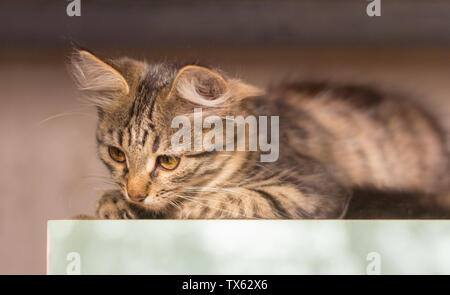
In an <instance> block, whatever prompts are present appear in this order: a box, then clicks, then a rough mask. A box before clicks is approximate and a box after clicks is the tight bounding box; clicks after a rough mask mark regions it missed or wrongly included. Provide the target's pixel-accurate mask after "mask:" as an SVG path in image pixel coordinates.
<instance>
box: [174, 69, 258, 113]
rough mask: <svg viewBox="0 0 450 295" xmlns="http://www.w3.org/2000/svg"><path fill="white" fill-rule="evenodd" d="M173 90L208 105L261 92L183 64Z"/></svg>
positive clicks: (238, 82) (198, 102) (217, 105)
mask: <svg viewBox="0 0 450 295" xmlns="http://www.w3.org/2000/svg"><path fill="white" fill-rule="evenodd" d="M174 90H175V91H176V92H177V94H178V95H179V96H180V97H182V98H184V99H186V100H188V101H190V102H193V103H195V104H198V105H203V106H208V107H219V106H222V105H223V103H225V102H226V101H229V102H230V101H236V100H240V99H242V98H245V97H249V96H257V95H261V94H262V91H261V90H259V89H258V88H256V87H254V86H251V85H248V84H245V83H243V82H241V81H239V80H235V79H234V80H230V81H226V80H225V78H224V77H222V76H221V75H220V74H219V73H217V72H215V71H213V70H210V69H208V68H205V67H201V66H195V65H189V66H185V67H184V68H182V69H181V70H180V71H179V72H178V74H177V76H176V78H175V80H174V84H173V86H172V91H171V93H172V92H173V91H174Z"/></svg>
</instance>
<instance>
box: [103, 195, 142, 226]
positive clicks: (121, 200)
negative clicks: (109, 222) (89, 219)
mask: <svg viewBox="0 0 450 295" xmlns="http://www.w3.org/2000/svg"><path fill="white" fill-rule="evenodd" d="M95 215H96V216H97V217H98V218H100V219H138V218H139V214H138V212H137V210H136V208H133V206H132V204H131V203H130V202H128V201H127V200H126V199H125V197H124V196H123V195H122V193H121V192H120V191H118V190H111V191H106V192H105V193H104V194H103V196H102V197H101V198H100V200H99V201H98V203H97V209H96V211H95Z"/></svg>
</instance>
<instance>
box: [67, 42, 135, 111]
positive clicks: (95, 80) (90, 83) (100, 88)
mask: <svg viewBox="0 0 450 295" xmlns="http://www.w3.org/2000/svg"><path fill="white" fill-rule="evenodd" d="M70 65H71V73H72V76H73V78H74V80H75V83H76V84H77V86H78V88H79V89H80V90H81V91H83V92H86V93H88V94H89V96H90V97H91V101H92V102H93V103H94V104H96V105H98V106H104V105H105V104H110V103H111V102H112V99H113V98H114V97H117V96H121V95H127V94H128V93H129V91H130V89H129V86H128V83H127V82H126V80H125V78H124V77H123V76H122V75H121V74H120V73H119V72H118V71H117V70H116V69H114V68H113V67H112V66H110V65H109V64H107V63H105V62H103V61H102V60H100V59H99V58H97V57H96V56H94V55H93V54H92V53H90V52H88V51H86V50H77V51H75V52H74V53H73V55H72V58H71V63H70Z"/></svg>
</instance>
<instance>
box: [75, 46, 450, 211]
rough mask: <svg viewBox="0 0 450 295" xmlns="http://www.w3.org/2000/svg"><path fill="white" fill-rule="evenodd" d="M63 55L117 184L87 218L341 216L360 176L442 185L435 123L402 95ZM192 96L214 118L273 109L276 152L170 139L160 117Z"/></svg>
mask: <svg viewBox="0 0 450 295" xmlns="http://www.w3.org/2000/svg"><path fill="white" fill-rule="evenodd" d="M70 66H71V70H70V71H71V73H72V76H73V78H74V80H75V82H76V84H77V85H78V87H79V89H80V90H81V91H82V92H83V93H84V94H85V95H86V97H87V99H88V100H89V101H90V102H91V103H92V104H94V105H95V107H96V108H97V112H98V127H97V132H96V140H97V144H98V153H99V156H100V159H101V160H102V161H103V163H104V164H105V165H106V167H107V168H108V170H109V171H110V173H111V177H112V179H113V181H114V182H115V183H117V185H118V188H119V189H117V190H111V191H107V192H105V193H104V195H103V196H102V197H101V198H100V200H99V202H98V205H97V209H96V217H97V218H101V219H146V218H149V219H151V218H169V219H211V218H212V219H234V218H238V219H311V218H320V219H329V218H343V217H345V215H346V211H347V209H348V206H349V202H350V200H351V198H352V197H355V198H356V197H357V196H353V193H354V192H355V191H358V190H361V189H364V188H368V189H370V190H377V191H386V192H389V191H391V192H420V193H423V194H435V193H441V192H446V191H448V186H449V184H448V183H449V180H448V174H449V173H448V172H449V157H448V151H447V149H446V147H445V140H446V138H445V137H444V132H443V131H442V130H441V129H440V127H439V126H438V124H437V123H436V122H435V121H434V120H433V118H432V117H431V116H430V115H428V114H427V113H426V112H425V111H424V110H423V109H422V108H420V107H418V106H416V105H415V104H413V103H412V102H410V101H409V100H407V99H406V98H404V97H401V96H397V95H394V94H385V93H381V92H378V91H377V90H375V89H373V88H371V87H367V86H357V85H346V84H339V83H332V82H311V81H299V82H286V83H281V84H280V85H278V86H275V87H271V88H270V89H266V90H262V89H259V88H258V87H256V86H253V85H250V84H248V83H246V82H244V81H241V80H239V79H235V78H232V77H228V76H227V75H225V74H224V73H222V72H221V71H220V70H217V69H213V68H210V67H207V66H203V65H199V64H184V65H177V64H171V63H155V64H151V63H146V62H143V61H138V60H134V59H131V58H128V57H123V58H119V59H114V60H110V59H100V58H99V57H97V56H96V55H94V54H93V53H92V52H90V51H87V50H83V49H79V50H75V51H74V53H73V54H72V57H71V62H70ZM194 108H201V109H202V110H203V113H204V114H209V115H215V116H218V117H220V118H221V119H223V120H226V116H229V115H231V116H237V115H241V116H243V117H247V116H250V115H253V116H256V117H258V116H279V130H277V131H278V132H279V133H278V134H277V135H279V158H278V160H277V161H273V162H261V161H260V154H261V153H262V152H261V151H260V150H257V151H205V150H202V151H201V152H198V151H184V152H180V151H175V150H174V149H173V147H172V146H171V137H172V136H173V135H174V133H175V132H176V131H177V130H176V129H174V128H172V127H171V122H172V120H173V118H174V117H176V116H180V115H185V116H187V117H189V118H192V114H193V112H194ZM203 132H206V131H205V130H203ZM193 140H195V139H193Z"/></svg>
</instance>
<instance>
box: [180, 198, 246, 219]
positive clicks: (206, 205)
mask: <svg viewBox="0 0 450 295" xmlns="http://www.w3.org/2000/svg"><path fill="white" fill-rule="evenodd" d="M178 197H180V198H183V199H185V200H189V201H192V202H195V203H197V204H199V205H202V206H203V207H206V208H211V209H215V210H219V211H220V212H228V213H230V214H231V216H233V215H235V214H236V215H239V216H241V217H243V218H245V219H251V217H248V216H246V215H243V214H240V213H237V212H234V211H231V210H226V209H223V208H217V207H214V206H211V205H208V204H205V203H202V202H200V201H197V200H196V199H197V197H191V196H181V195H178Z"/></svg>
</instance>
